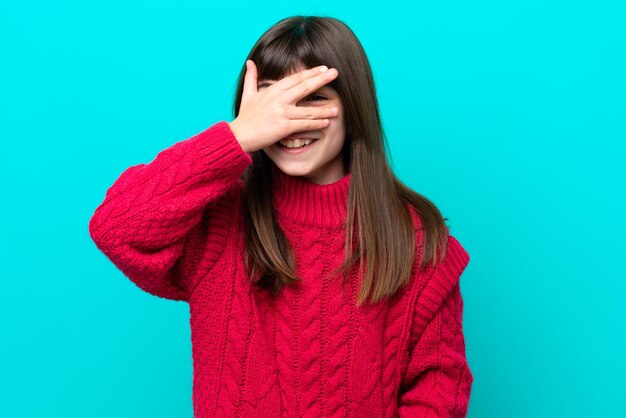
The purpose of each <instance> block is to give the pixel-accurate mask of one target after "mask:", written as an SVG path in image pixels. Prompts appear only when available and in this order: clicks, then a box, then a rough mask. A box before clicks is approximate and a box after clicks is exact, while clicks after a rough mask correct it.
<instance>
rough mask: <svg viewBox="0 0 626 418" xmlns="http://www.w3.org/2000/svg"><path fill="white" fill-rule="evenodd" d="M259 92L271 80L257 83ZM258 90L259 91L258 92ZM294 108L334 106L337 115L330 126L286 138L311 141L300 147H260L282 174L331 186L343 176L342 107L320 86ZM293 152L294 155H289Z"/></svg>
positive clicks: (329, 90)
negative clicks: (299, 138)
mask: <svg viewBox="0 0 626 418" xmlns="http://www.w3.org/2000/svg"><path fill="white" fill-rule="evenodd" d="M258 83H259V85H261V84H263V83H266V84H265V85H264V86H260V89H262V88H265V87H267V84H272V83H273V81H272V80H258ZM260 89H259V90H260ZM296 105H297V106H306V107H314V106H328V107H331V106H337V109H338V112H337V115H336V116H334V117H331V118H329V121H330V123H329V124H328V125H327V126H326V127H325V128H322V129H316V130H312V131H300V132H294V133H293V134H291V135H289V137H290V138H297V137H299V136H301V137H306V138H314V141H313V142H312V143H311V144H309V145H307V146H305V147H303V148H292V149H289V148H285V147H283V146H282V145H281V144H280V141H279V142H276V143H274V144H272V145H270V146H267V147H265V148H263V151H264V152H265V154H266V155H267V156H268V157H269V158H270V159H271V160H272V161H273V162H274V164H276V166H277V167H278V168H279V169H280V170H281V171H282V172H283V173H285V174H288V175H290V176H302V177H304V178H306V179H307V180H309V181H311V182H314V183H317V184H329V183H334V182H336V181H338V180H340V179H341V178H343V177H344V176H345V175H346V171H345V167H344V164H343V159H342V155H341V150H342V149H343V144H344V140H345V126H344V118H343V106H342V103H341V99H340V97H339V95H338V94H337V92H336V91H335V90H334V89H333V88H332V87H330V86H328V85H324V86H322V87H321V88H319V89H318V90H317V91H315V92H313V93H311V94H310V95H309V96H308V97H304V98H302V99H301V100H300V101H299V102H298V103H297V104H296ZM293 151H295V152H293Z"/></svg>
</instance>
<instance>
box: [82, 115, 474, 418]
mask: <svg viewBox="0 0 626 418" xmlns="http://www.w3.org/2000/svg"><path fill="white" fill-rule="evenodd" d="M251 163H252V159H251V157H250V155H248V154H247V153H246V152H244V150H243V149H242V148H241V146H240V145H239V142H238V141H237V139H236V138H235V137H234V135H233V133H232V131H231V130H230V127H229V125H228V123H227V122H226V121H220V122H217V123H215V124H214V125H212V126H211V127H209V128H207V129H206V130H204V131H203V132H200V133H199V134H197V135H194V136H192V137H190V138H188V139H186V140H183V141H180V142H178V143H175V144H174V145H173V146H171V147H169V148H167V149H165V150H163V151H161V152H160V153H158V155H157V156H156V158H154V160H152V161H151V162H149V163H147V164H138V165H135V166H131V167H129V168H128V169H126V170H125V171H124V172H123V173H122V174H121V175H120V177H119V178H118V179H117V180H116V181H115V182H114V184H113V185H112V186H111V187H110V188H109V189H108V190H107V192H106V196H105V198H104V201H103V202H102V203H101V204H100V205H99V206H98V207H97V208H96V210H95V213H94V214H93V216H92V218H91V220H90V221H89V232H90V234H91V237H92V239H93V240H94V242H95V244H96V246H97V247H98V248H99V249H100V250H101V251H102V252H103V253H104V254H105V255H106V256H107V257H108V258H109V259H110V260H111V261H112V262H113V263H114V264H115V266H117V268H119V269H120V270H121V271H122V272H123V273H124V274H125V275H126V276H127V277H128V278H129V279H130V280H132V281H133V282H134V283H135V284H136V285H137V286H138V287H139V288H141V289H143V290H144V291H146V292H149V293H150V294H153V295H156V296H158V297H162V298H167V299H172V300H179V301H185V302H187V303H188V304H189V309H190V325H191V340H192V349H193V355H192V358H193V408H194V416H195V417H197V418H204V417H213V416H227V417H231V416H241V417H296V416H298V417H300V416H302V417H304V416H306V417H320V416H324V417H339V416H348V415H350V416H352V417H368V418H371V417H393V416H402V417H432V418H434V417H439V418H440V417H465V415H466V413H467V408H468V404H469V397H470V391H471V385H472V381H473V377H472V373H471V372H470V369H469V366H468V363H467V360H466V356H465V341H464V336H463V327H462V312H463V300H462V298H461V292H460V286H459V279H460V276H461V273H462V272H463V270H464V269H465V267H466V265H467V264H468V262H469V255H468V253H467V252H466V251H465V250H464V249H463V247H462V246H461V244H460V243H459V242H458V241H457V240H456V239H455V238H454V237H452V236H450V235H448V240H449V244H448V245H449V246H448V252H447V256H446V258H445V260H444V261H443V262H442V263H440V264H439V265H438V267H436V268H434V269H433V268H430V269H429V270H427V271H425V272H420V273H415V272H416V271H417V270H416V269H415V268H414V274H413V275H412V278H411V282H410V283H409V285H407V286H406V287H404V288H403V289H402V290H401V291H400V292H399V293H397V294H396V295H395V296H394V297H392V298H387V299H384V300H383V301H381V302H379V303H378V304H376V305H373V306H372V305H371V304H366V305H365V306H362V307H360V308H357V307H356V305H355V301H356V295H357V292H358V290H359V280H358V275H357V274H355V272H357V270H358V267H355V268H354V269H353V273H352V274H351V275H350V276H349V277H350V281H349V286H348V287H347V291H346V292H345V293H347V294H344V292H342V287H341V280H340V279H339V276H337V277H336V278H333V279H332V280H329V279H327V278H324V276H326V274H325V273H326V272H329V271H332V270H333V269H335V268H336V267H338V266H339V265H340V263H341V261H342V260H343V257H344V254H343V251H344V248H343V245H344V238H345V227H344V225H343V222H344V220H345V217H346V216H347V196H348V188H349V185H350V174H348V175H346V176H345V177H344V178H342V179H340V180H339V181H337V182H335V183H332V184H327V185H319V184H315V183H311V182H308V181H306V180H305V179H303V178H301V177H291V176H288V175H285V174H281V175H279V176H278V177H275V180H274V181H275V188H274V197H273V201H274V205H275V211H276V216H277V221H278V222H279V225H280V226H281V229H282V230H283V231H284V233H285V236H286V237H287V239H288V241H289V242H290V244H291V246H292V249H293V251H294V254H295V259H296V273H297V274H298V276H299V277H300V278H301V279H302V286H300V287H298V288H296V287H288V288H283V291H282V293H280V294H279V296H278V297H277V298H276V299H275V300H272V299H271V298H270V297H269V295H268V294H267V293H266V292H261V291H258V290H255V289H254V286H253V285H251V284H250V283H249V279H248V277H247V276H246V274H245V268H244V261H243V249H244V239H245V237H244V234H243V217H242V212H241V210H240V209H241V206H240V204H241V199H240V197H241V194H240V192H241V190H242V186H243V182H242V180H241V179H240V176H241V174H242V173H243V171H244V169H245V168H246V167H247V166H248V165H249V164H251ZM282 180H284V181H282ZM412 214H413V219H414V222H415V225H416V229H415V231H416V238H417V239H419V238H420V235H419V228H417V226H419V218H418V217H417V216H416V215H415V212H412ZM448 233H449V231H448ZM416 247H419V246H416ZM415 265H417V263H414V266H415Z"/></svg>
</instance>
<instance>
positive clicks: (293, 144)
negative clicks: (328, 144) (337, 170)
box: [280, 138, 313, 148]
mask: <svg viewBox="0 0 626 418" xmlns="http://www.w3.org/2000/svg"><path fill="white" fill-rule="evenodd" d="M311 142H313V140H312V139H310V138H309V139H281V140H280V143H281V144H282V145H284V146H286V147H287V148H300V147H304V146H305V145H309V144H310V143H311Z"/></svg>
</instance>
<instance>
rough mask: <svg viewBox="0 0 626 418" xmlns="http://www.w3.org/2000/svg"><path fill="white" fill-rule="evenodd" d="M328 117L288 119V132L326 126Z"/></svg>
mask: <svg viewBox="0 0 626 418" xmlns="http://www.w3.org/2000/svg"><path fill="white" fill-rule="evenodd" d="M329 123H330V121H329V120H328V119H292V120H290V121H289V125H290V129H289V130H290V132H302V131H314V130H317V129H324V128H325V127H327V126H328V124H329Z"/></svg>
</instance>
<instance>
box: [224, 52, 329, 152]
mask: <svg viewBox="0 0 626 418" xmlns="http://www.w3.org/2000/svg"><path fill="white" fill-rule="evenodd" d="M337 75H338V72H337V70H336V69H334V68H331V69H327V67H326V66H325V65H322V66H319V67H314V68H309V69H306V70H303V71H300V72H297V73H294V74H291V75H290V76H287V77H285V78H283V79H281V80H279V81H277V82H275V83H273V84H272V85H271V86H269V87H268V88H266V89H263V90H261V91H258V89H257V70H256V65H255V64H254V62H253V61H251V60H248V61H246V75H245V79H244V86H243V93H242V97H241V105H240V107H239V114H238V115H237V117H236V118H235V120H233V121H232V122H230V123H229V125H230V128H231V130H232V131H233V134H234V135H235V137H236V138H237V140H238V141H239V144H240V145H241V147H242V148H243V150H244V151H246V152H253V151H257V150H260V149H261V148H265V147H267V146H269V145H271V144H273V143H275V142H278V141H280V140H281V139H283V138H285V137H287V136H289V135H291V134H292V133H294V132H301V131H309V130H316V129H322V128H325V127H326V126H328V123H329V121H328V119H327V118H330V117H334V116H337V110H334V111H333V110H331V107H321V106H315V107H304V106H296V104H297V103H298V101H299V100H300V99H302V98H304V97H306V96H308V95H309V94H311V93H313V92H315V91H316V90H317V89H319V88H320V87H322V86H323V85H325V84H327V83H329V82H330V81H331V80H333V79H334V78H335V77H336V76H337Z"/></svg>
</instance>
